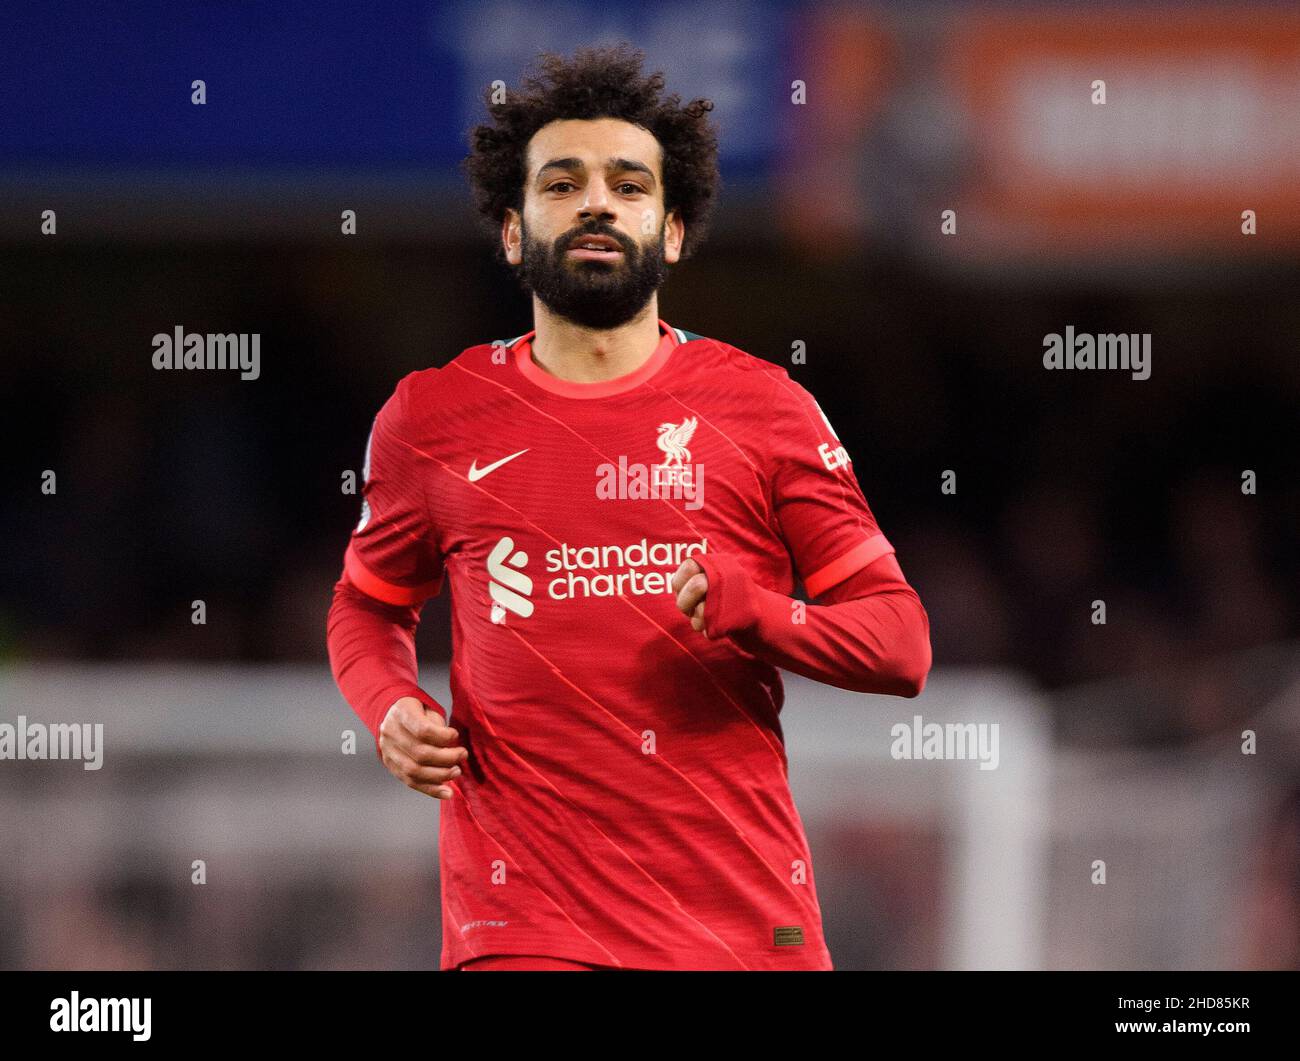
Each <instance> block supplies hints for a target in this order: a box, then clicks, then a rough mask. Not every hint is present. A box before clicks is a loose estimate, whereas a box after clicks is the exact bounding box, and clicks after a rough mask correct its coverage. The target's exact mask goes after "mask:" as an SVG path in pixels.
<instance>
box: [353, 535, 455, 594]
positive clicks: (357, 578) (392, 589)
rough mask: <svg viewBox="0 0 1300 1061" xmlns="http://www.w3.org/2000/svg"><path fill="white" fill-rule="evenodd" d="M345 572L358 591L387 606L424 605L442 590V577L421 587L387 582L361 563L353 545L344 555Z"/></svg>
mask: <svg viewBox="0 0 1300 1061" xmlns="http://www.w3.org/2000/svg"><path fill="white" fill-rule="evenodd" d="M343 570H344V572H345V573H346V574H347V576H348V581H349V582H351V583H352V584H353V585H354V586H356V587H357V589H359V590H361V592H362V593H364V594H366V595H367V596H369V597H374V598H375V600H378V601H383V603H385V604H401V605H414V604H423V603H424V602H425V601H426V600H428V599H429V598H430V597H436V596H437V595H438V593H439V592H440V591H441V590H442V576H441V575H439V576H438V577H437V578H435V579H433V580H432V581H429V582H425V583H424V584H423V585H419V586H398V585H394V584H393V583H392V582H385V581H384V580H383V579H382V578H380V577H379V576H378V575H376V574H373V573H372V572H371V571H370V569H369V568H368V567H366V565H365V564H363V563H362V562H361V558H360V557H359V556H357V553H356V549H355V548H353V546H352V545H348V548H347V552H345V553H344V554H343Z"/></svg>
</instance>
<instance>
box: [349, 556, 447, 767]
mask: <svg viewBox="0 0 1300 1061" xmlns="http://www.w3.org/2000/svg"><path fill="white" fill-rule="evenodd" d="M419 622H420V608H418V607H415V606H404V605H397V604H385V603H384V602H383V601H378V600H375V599H374V598H373V597H371V596H368V595H367V594H365V593H363V592H361V590H359V589H357V588H356V587H355V586H354V585H352V583H351V582H349V581H348V579H347V577H346V576H344V577H343V578H340V579H339V581H338V582H336V583H335V584H334V602H333V604H331V605H330V611H329V618H328V619H327V621H326V629H325V639H326V643H327V644H328V646H329V656H330V669H331V670H332V671H333V672H334V680H335V681H336V682H337V683H338V687H339V691H340V692H342V694H343V698H344V699H345V700H346V701H347V702H348V703H349V704H350V705H351V707H352V710H354V711H355V712H356V713H357V715H358V716H360V718H361V721H362V722H364V723H365V726H366V729H368V730H370V733H371V735H372V736H373V737H374V738H375V751H376V753H378V751H379V727H380V725H381V724H382V723H383V721H384V716H385V715H386V714H387V713H388V709H389V708H390V707H392V706H393V703H394V702H395V701H397V700H399V699H401V698H402V697H403V696H414V697H415V698H416V699H418V700H419V701H420V702H421V703H423V704H424V705H425V707H428V708H430V709H432V710H434V711H438V712H440V713H441V714H442V717H443V721H444V723H445V722H446V719H447V709H446V708H444V707H443V706H442V705H441V704H440V703H438V701H437V700H435V699H434V698H433V697H431V696H430V695H429V694H428V693H426V692H425V691H424V690H423V689H421V688H420V687H419V685H418V684H417V677H418V665H417V663H416V658H415V631H416V628H417V627H418V626H419Z"/></svg>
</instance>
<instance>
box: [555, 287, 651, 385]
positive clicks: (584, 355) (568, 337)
mask: <svg viewBox="0 0 1300 1061" xmlns="http://www.w3.org/2000/svg"><path fill="white" fill-rule="evenodd" d="M533 320H534V322H535V325H536V334H535V335H534V336H533V339H532V344H531V346H532V357H533V361H534V362H536V363H537V364H538V365H539V366H540V367H541V368H543V369H545V370H546V371H547V372H549V373H550V374H551V375H552V376H555V377H556V378H557V379H562V380H567V381H568V382H570V383H603V382H604V381H605V380H610V379H618V378H619V377H620V376H626V375H627V374H628V373H629V372H635V371H636V370H637V369H638V368H640V367H641V366H642V365H643V364H645V363H646V362H647V361H649V360H650V356H651V355H652V354H653V353H654V352H655V348H656V347H657V346H658V345H659V340H660V338H661V336H660V334H659V305H658V299H657V298H651V299H650V301H649V302H648V303H647V304H646V308H645V309H644V310H642V312H641V313H640V315H638V316H637V317H636V318H634V319H633V320H630V321H628V322H627V323H626V324H623V325H620V326H619V327H617V328H611V329H610V330H609V331H593V330H592V329H590V328H584V327H582V326H581V325H578V324H574V323H573V322H572V321H570V320H565V319H564V318H563V317H557V316H555V314H553V313H551V311H550V310H549V309H547V308H546V306H545V305H543V304H542V302H541V301H540V300H538V299H537V298H536V296H534V298H533Z"/></svg>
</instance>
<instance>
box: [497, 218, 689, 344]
mask: <svg viewBox="0 0 1300 1061" xmlns="http://www.w3.org/2000/svg"><path fill="white" fill-rule="evenodd" d="M520 235H521V236H522V245H521V247H520V253H521V255H522V259H523V260H522V261H521V262H520V265H519V282H520V283H521V284H522V285H523V287H524V290H525V291H531V292H532V293H533V294H535V295H536V296H537V297H538V298H539V299H541V301H542V304H543V305H545V306H546V308H547V309H549V310H550V311H551V312H552V313H554V314H555V315H556V316H557V317H563V318H564V319H565V320H569V321H572V322H573V323H574V324H577V325H580V326H582V327H584V328H592V329H594V330H596V331H608V330H609V329H611V328H617V327H619V326H620V325H623V324H626V323H627V322H628V321H630V320H632V319H633V318H634V317H636V315H637V314H638V313H640V312H641V311H642V310H643V309H645V307H646V304H647V303H648V302H649V301H650V298H651V296H652V295H654V293H655V292H656V291H658V290H659V288H661V287H662V286H663V284H664V281H665V280H666V279H667V275H668V274H667V263H666V262H665V261H664V236H663V233H662V232H660V233H659V238H658V239H657V240H655V241H654V242H652V243H650V244H649V245H642V244H637V243H635V242H634V241H633V240H631V239H629V238H628V237H627V236H625V235H623V234H622V233H620V232H615V231H614V230H613V229H612V228H608V227H606V226H604V225H586V226H584V227H582V228H579V229H575V230H574V231H572V232H569V233H567V234H565V235H563V236H561V237H560V238H559V239H557V240H556V241H555V242H554V243H553V244H546V243H543V242H542V241H541V240H535V239H533V238H531V237H530V236H529V234H528V227H527V226H526V225H524V224H523V222H522V221H521V222H520ZM578 236H609V237H610V238H611V239H614V240H617V241H618V245H619V246H620V247H621V248H622V249H623V256H622V257H621V258H619V259H617V260H615V261H608V262H604V261H596V260H588V259H582V258H570V257H569V256H568V253H567V252H568V250H569V248H570V247H571V246H572V245H573V241H574V239H575V238H576V237H578Z"/></svg>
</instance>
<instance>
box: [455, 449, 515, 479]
mask: <svg viewBox="0 0 1300 1061" xmlns="http://www.w3.org/2000/svg"><path fill="white" fill-rule="evenodd" d="M527 452H528V450H526V449H521V450H520V451H519V453H512V454H510V456H508V457H502V458H501V459H500V460H499V461H496V462H495V463H494V464H489V465H488V466H487V467H486V468H480V467H479V466H478V461H477V460H475V461H474V462H473V463H471V464H470V466H469V481H470V482H471V483H476V482H478V481H479V480H480V479H482V478H483V476H485V475H488V474H490V473H491V472H494V471H496V470H497V469H498V468H500V467H501V465H503V464H505V463H506V462H507V461H512V460H514V459H515V458H516V457H518V456H519V455H520V454H522V453H527Z"/></svg>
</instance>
